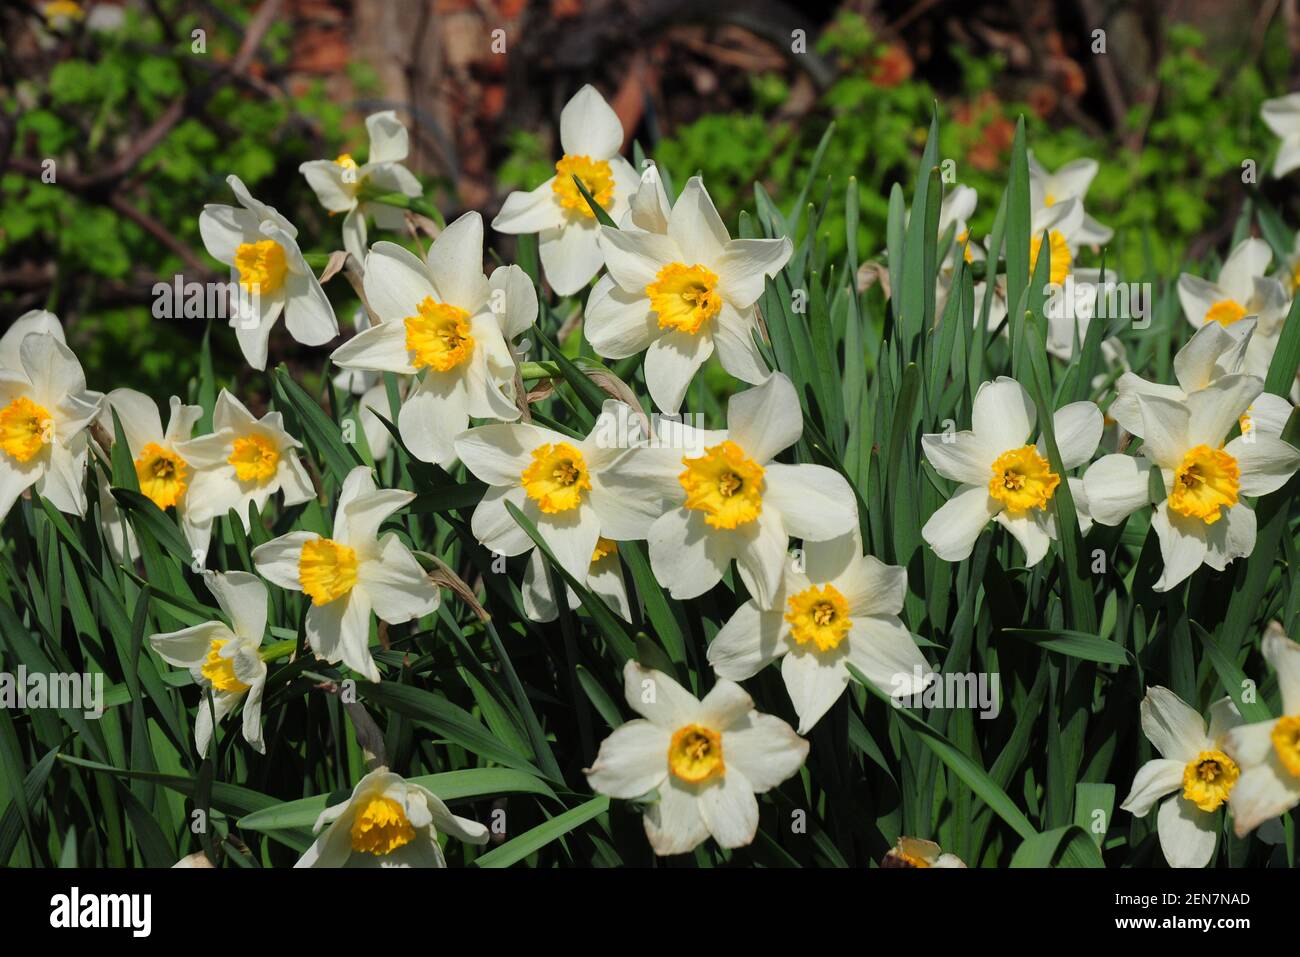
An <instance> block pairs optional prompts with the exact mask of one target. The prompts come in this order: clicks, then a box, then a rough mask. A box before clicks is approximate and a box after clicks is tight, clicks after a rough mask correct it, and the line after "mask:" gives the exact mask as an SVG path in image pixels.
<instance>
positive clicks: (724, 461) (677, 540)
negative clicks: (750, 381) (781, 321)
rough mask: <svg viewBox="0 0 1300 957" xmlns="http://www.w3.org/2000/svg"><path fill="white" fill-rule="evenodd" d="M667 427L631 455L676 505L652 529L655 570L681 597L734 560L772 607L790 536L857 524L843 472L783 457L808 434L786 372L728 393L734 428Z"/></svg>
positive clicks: (828, 534) (833, 532)
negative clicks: (779, 458) (780, 458)
mask: <svg viewBox="0 0 1300 957" xmlns="http://www.w3.org/2000/svg"><path fill="white" fill-rule="evenodd" d="M660 425H661V432H660V434H659V435H658V437H657V442H656V443H655V447H653V448H646V449H640V450H634V451H633V452H632V453H631V455H630V456H629V462H630V463H631V464H632V466H634V467H635V468H637V469H638V470H639V471H640V473H641V475H642V482H643V483H644V485H645V487H646V489H647V490H649V491H655V492H657V493H658V494H659V495H660V496H661V497H662V499H663V500H664V501H665V502H667V503H668V507H667V510H666V511H665V512H664V513H663V514H662V515H660V516H659V517H658V518H657V519H655V522H654V524H653V525H652V526H651V527H650V529H649V535H648V537H649V544H650V564H651V567H652V568H653V570H654V574H655V578H657V579H658V580H659V583H660V584H662V585H663V586H664V587H665V588H667V589H668V590H669V592H670V593H671V594H672V596H673V597H674V598H677V599H684V598H695V597H696V596H698V595H702V594H704V593H705V592H706V591H708V590H709V589H710V588H712V587H713V586H714V585H716V584H717V583H718V581H719V580H720V579H721V578H722V576H723V574H724V573H725V572H726V570H727V567H728V566H729V565H730V564H731V562H732V561H735V563H736V568H737V570H738V571H739V573H740V578H741V581H743V582H744V584H745V588H746V589H747V590H748V591H749V594H750V595H751V596H752V597H753V598H754V600H755V601H756V602H757V603H758V605H759V607H761V608H765V609H766V608H771V607H772V603H773V602H774V601H775V600H776V593H777V588H778V586H779V585H780V582H781V572H782V566H783V564H784V562H785V557H786V550H787V547H788V545H789V542H790V538H791V537H792V536H793V537H796V538H801V539H803V540H804V541H805V542H820V541H825V540H826V539H828V538H835V537H836V536H838V535H842V534H844V532H845V530H846V529H850V528H853V527H855V526H856V525H857V523H858V516H857V500H856V498H855V497H854V494H853V490H852V488H850V486H849V483H848V482H847V481H846V480H845V478H844V476H843V475H841V474H840V473H839V472H836V471H835V470H834V469H830V468H827V467H826V466H824V465H812V464H800V465H793V464H788V463H785V462H777V461H776V457H777V455H779V454H780V453H781V452H783V451H784V450H785V449H787V448H789V447H790V446H792V445H794V444H795V443H796V442H798V441H799V438H800V436H801V435H802V433H803V413H802V412H801V410H800V408H799V397H798V395H797V393H796V392H795V390H794V386H793V385H792V384H791V382H790V380H789V379H787V378H786V377H785V376H784V375H782V374H781V373H779V372H778V373H774V374H773V375H772V377H771V378H770V379H768V380H767V381H766V382H764V383H763V384H762V385H759V386H755V387H754V388H752V389H746V390H745V391H744V392H739V393H736V394H735V395H733V396H732V397H731V398H730V399H729V400H728V402H727V428H726V429H723V430H702V429H695V428H692V427H690V426H687V425H684V424H677V423H671V422H667V421H665V420H660Z"/></svg>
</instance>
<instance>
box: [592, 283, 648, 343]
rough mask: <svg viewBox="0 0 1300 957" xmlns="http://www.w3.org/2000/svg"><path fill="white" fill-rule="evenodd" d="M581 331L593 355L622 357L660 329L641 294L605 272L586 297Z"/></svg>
mask: <svg viewBox="0 0 1300 957" xmlns="http://www.w3.org/2000/svg"><path fill="white" fill-rule="evenodd" d="M583 332H585V333H586V336H587V341H589V342H590V343H591V347H592V348H593V349H595V350H596V354H597V355H600V356H604V357H605V358H606V359H626V358H627V357H628V356H634V355H636V354H637V353H638V352H640V351H642V350H643V349H645V348H647V347H648V346H649V345H650V343H651V342H653V341H654V340H655V339H656V338H658V336H659V333H660V330H659V321H658V319H657V318H656V316H655V314H654V312H653V311H652V310H651V309H650V300H649V299H647V298H646V297H645V294H644V293H643V292H627V291H625V290H624V289H622V288H621V287H620V286H619V285H618V284H617V283H615V282H614V278H613V277H612V276H609V275H605V276H601V277H600V279H598V280H597V281H596V285H595V287H594V288H593V289H592V290H591V295H590V296H588V297H587V308H586V311H585V313H584V322H583Z"/></svg>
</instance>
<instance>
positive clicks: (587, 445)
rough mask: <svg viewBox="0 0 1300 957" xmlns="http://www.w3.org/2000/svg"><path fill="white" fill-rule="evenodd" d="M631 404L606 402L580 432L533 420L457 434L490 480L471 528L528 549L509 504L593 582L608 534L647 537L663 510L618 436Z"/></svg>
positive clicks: (485, 540)
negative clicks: (591, 423) (599, 547)
mask: <svg viewBox="0 0 1300 957" xmlns="http://www.w3.org/2000/svg"><path fill="white" fill-rule="evenodd" d="M627 408H628V407H627V406H626V405H624V404H623V403H621V402H617V401H615V400H613V399H610V400H608V401H606V403H605V406H604V408H603V409H602V410H601V414H600V416H599V417H598V418H597V420H596V424H595V426H594V427H593V428H592V430H591V432H590V433H589V434H588V435H587V437H586V438H583V439H573V438H569V437H568V436H565V435H561V434H560V433H558V432H553V431H551V430H550V429H546V428H542V427H541V426H539V425H533V424H531V423H526V422H514V423H508V424H493V425H483V426H479V427H478V428H474V429H470V430H469V431H468V432H466V433H465V434H464V435H462V436H461V437H460V438H458V439H457V440H456V454H457V455H458V456H459V457H460V460H461V461H462V462H464V463H465V467H466V468H468V469H469V470H470V471H471V472H472V473H473V474H474V475H475V476H476V477H477V478H479V479H480V480H482V481H484V482H486V483H487V484H488V486H489V488H488V490H487V493H486V494H485V495H484V496H483V500H482V501H481V502H479V504H478V506H477V507H476V508H475V509H474V515H473V518H472V519H471V520H470V528H471V529H472V530H473V532H474V535H475V537H476V538H478V540H479V541H480V542H482V544H483V546H484V547H485V548H487V549H490V550H491V551H494V552H498V553H499V554H502V555H507V556H514V555H522V554H524V553H525V552H527V551H529V550H530V549H532V548H533V545H534V543H533V540H532V538H530V537H529V535H528V533H527V532H525V531H524V530H523V528H521V527H520V526H519V524H518V523H517V522H516V521H515V519H514V517H513V516H512V515H511V514H510V512H509V511H508V510H507V508H506V503H510V504H511V505H514V506H515V507H516V508H517V509H519V511H520V512H522V513H523V514H524V516H525V517H526V518H528V520H529V521H531V522H532V523H533V524H534V525H535V526H536V527H537V531H538V533H539V534H540V535H541V536H542V539H543V540H544V541H545V542H546V544H547V547H549V548H550V550H551V552H552V553H553V554H554V555H555V558H556V560H557V561H558V562H559V564H560V566H561V567H562V568H563V569H564V570H565V571H566V572H568V573H569V574H570V575H572V576H573V577H574V578H576V579H577V580H578V581H580V582H582V581H586V580H587V577H588V575H589V573H590V569H591V565H592V561H593V559H594V557H595V553H596V551H597V544H598V542H599V541H600V539H601V537H602V536H603V537H605V538H609V539H613V540H615V541H626V540H628V539H635V538H644V537H645V536H646V534H647V533H648V531H649V529H650V526H651V523H652V522H654V520H655V519H656V518H657V517H658V516H659V515H660V514H661V513H662V511H663V498H662V495H661V494H660V493H659V492H658V491H657V490H656V488H655V487H654V485H653V484H651V483H647V482H645V481H642V480H641V477H640V475H639V471H638V466H637V462H636V460H634V459H633V458H632V456H633V455H635V454H636V453H635V452H629V450H628V448H627V446H626V445H624V444H623V443H619V442H612V441H611V438H612V437H613V436H615V435H616V432H617V429H616V428H615V427H614V423H617V422H618V421H619V420H621V419H623V418H625V414H624V413H622V412H621V411H620V410H626V409H627Z"/></svg>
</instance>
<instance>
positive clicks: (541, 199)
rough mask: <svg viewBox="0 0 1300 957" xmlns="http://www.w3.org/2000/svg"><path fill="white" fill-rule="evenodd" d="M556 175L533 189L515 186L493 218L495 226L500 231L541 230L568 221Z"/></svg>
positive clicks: (555, 227) (558, 225) (511, 233)
mask: <svg viewBox="0 0 1300 957" xmlns="http://www.w3.org/2000/svg"><path fill="white" fill-rule="evenodd" d="M554 184H555V177H554V176H552V177H551V178H550V179H548V180H547V181H546V182H545V183H543V184H542V185H541V186H538V187H537V188H536V189H534V190H532V191H530V192H529V191H522V190H516V191H515V192H513V193H511V194H510V195H509V196H507V197H506V201H505V202H504V203H503V204H502V205H501V211H500V212H499V213H497V214H496V218H494V219H493V220H492V228H493V229H495V230H496V231H497V232H499V233H506V234H508V235H514V234H519V233H540V232H542V231H543V230H547V229H558V228H559V227H561V226H563V225H564V223H565V217H564V207H563V206H561V205H560V203H559V200H558V199H557V198H556V195H555V188H554Z"/></svg>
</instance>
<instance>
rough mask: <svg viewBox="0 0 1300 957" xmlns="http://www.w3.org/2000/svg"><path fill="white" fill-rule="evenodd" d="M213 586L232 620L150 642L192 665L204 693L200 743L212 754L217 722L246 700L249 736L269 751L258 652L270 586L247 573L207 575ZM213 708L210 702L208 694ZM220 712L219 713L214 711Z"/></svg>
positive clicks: (197, 725)
mask: <svg viewBox="0 0 1300 957" xmlns="http://www.w3.org/2000/svg"><path fill="white" fill-rule="evenodd" d="M203 580H204V583H205V584H206V585H207V586H208V591H210V592H212V597H213V598H215V599H216V600H217V604H218V605H219V606H220V607H221V610H222V612H224V613H225V615H226V617H227V618H228V619H229V620H230V624H229V625H227V624H226V623H225V622H223V621H207V622H204V623H202V624H199V625H193V626H191V627H189V628H182V629H181V630H180V631H171V632H165V633H162V634H157V635H151V636H150V637H149V643H150V644H151V645H152V646H153V650H154V651H156V652H158V654H159V655H160V656H161V657H162V659H163V660H164V661H166V662H167V663H168V664H172V665H176V666H177V667H179V668H188V669H189V671H190V674H191V675H192V676H193V678H194V683H195V684H196V685H198V686H199V689H200V692H201V697H200V700H199V710H198V715H197V716H196V717H195V720H194V746H195V747H196V748H197V749H198V752H199V756H200V757H202V756H205V755H206V754H207V753H208V744H209V743H210V742H211V740H212V728H213V725H214V724H216V723H217V722H219V721H220V720H221V719H222V718H224V717H225V716H226V715H227V714H229V713H230V712H231V711H233V710H234V709H235V708H236V707H237V706H238V705H239V703H240V702H241V701H242V702H243V703H244V716H243V732H244V740H245V741H247V742H248V743H249V744H250V745H251V746H252V747H253V749H254V750H255V751H259V752H262V753H265V752H266V745H265V744H264V743H263V741H262V691H263V690H264V688H265V686H266V662H264V661H263V660H262V658H261V656H260V655H259V653H258V649H259V648H260V646H261V644H262V636H263V635H264V634H265V633H266V585H264V584H263V583H262V580H261V579H260V578H258V577H257V576H256V575H250V574H248V573H247V572H228V573H226V574H220V573H217V572H207V573H206V574H205V575H204V576H203ZM209 692H211V695H212V707H209V706H208V693H209ZM214 711H215V714H214Z"/></svg>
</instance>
